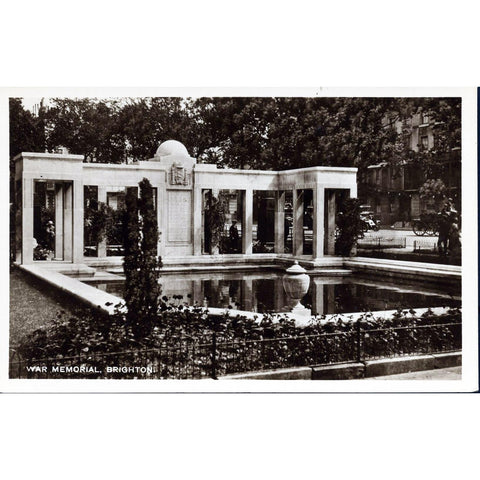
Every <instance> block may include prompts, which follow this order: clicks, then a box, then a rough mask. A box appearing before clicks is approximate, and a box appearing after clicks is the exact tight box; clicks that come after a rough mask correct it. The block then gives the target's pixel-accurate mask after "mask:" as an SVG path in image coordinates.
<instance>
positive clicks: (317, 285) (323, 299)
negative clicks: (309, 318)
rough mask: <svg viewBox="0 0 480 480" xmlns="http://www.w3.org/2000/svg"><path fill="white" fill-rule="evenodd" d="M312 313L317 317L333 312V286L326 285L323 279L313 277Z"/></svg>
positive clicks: (332, 284) (331, 284) (330, 284)
mask: <svg viewBox="0 0 480 480" xmlns="http://www.w3.org/2000/svg"><path fill="white" fill-rule="evenodd" d="M313 285H314V288H313V289H312V311H313V312H315V313H316V314H317V315H329V314H332V313H336V312H335V284H334V283H326V282H325V278H324V277H313Z"/></svg>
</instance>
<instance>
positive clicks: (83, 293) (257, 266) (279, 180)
mask: <svg viewBox="0 0 480 480" xmlns="http://www.w3.org/2000/svg"><path fill="white" fill-rule="evenodd" d="M143 179H148V181H149V183H150V184H151V186H152V189H153V203H154V209H155V216H156V221H157V225H158V244H157V251H156V255H157V256H158V258H161V261H162V267H161V269H160V279H159V283H160V285H161V291H162V295H163V297H162V298H165V299H167V298H168V299H172V298H173V299H177V300H176V303H177V307H178V305H179V304H180V303H181V304H182V305H186V306H187V308H203V309H205V311H206V312H208V315H209V316H213V318H223V317H225V315H227V317H228V318H231V317H232V316H233V317H235V316H237V317H239V318H240V317H241V318H244V319H249V320H252V321H254V322H257V323H258V322H259V323H260V324H261V323H262V322H263V321H264V319H269V318H270V315H272V314H273V315H274V317H275V315H280V316H281V318H283V319H289V321H293V322H294V323H293V324H294V325H295V326H296V328H308V326H309V325H311V322H312V319H314V321H317V322H318V321H320V322H327V323H328V322H332V321H333V322H335V321H337V319H338V317H337V315H338V314H343V313H345V314H348V317H347V321H348V322H354V321H355V320H357V323H359V322H360V320H361V319H364V318H365V311H367V310H369V311H371V312H373V313H372V314H369V315H372V316H371V317H369V318H377V317H378V318H380V319H381V321H382V322H383V321H387V322H389V321H393V320H394V319H395V318H397V317H398V315H400V316H401V318H402V319H403V320H405V319H407V320H408V318H409V316H410V317H411V318H417V317H421V316H422V315H427V316H428V315H439V316H444V317H445V318H450V317H449V315H451V313H449V312H451V310H450V309H451V308H457V307H458V306H460V304H461V300H460V293H459V289H460V285H461V268H460V267H458V266H454V265H440V264H438V265H428V264H423V263H420V262H409V261H391V260H382V259H379V258H366V257H361V256H356V255H348V256H343V255H338V254H337V255H336V254H335V253H336V250H335V239H336V233H337V232H336V230H337V220H338V210H339V205H340V204H341V202H343V201H345V199H348V198H355V197H356V196H357V169H356V168H348V167H324V166H316V167H310V168H300V169H291V170H284V171H261V170H249V169H241V170H240V169H229V168H224V169H222V168H218V167H217V166H216V165H213V164H204V163H197V161H196V159H195V158H192V157H191V156H190V155H189V153H188V152H187V150H186V148H185V146H184V145H183V144H181V143H180V142H178V141H175V140H168V141H165V142H163V143H161V144H160V146H159V147H158V149H157V151H156V152H155V154H154V156H153V157H152V158H150V159H148V160H143V161H142V160H139V161H134V162H131V163H128V164H98V163H86V162H85V161H84V157H83V156H82V155H71V154H65V153H35V152H30V153H29V152H23V153H21V154H19V155H17V156H16V158H15V200H16V201H15V206H14V208H15V250H16V257H15V263H16V265H17V266H18V267H19V268H20V269H22V270H23V271H25V272H27V273H28V274H29V275H31V276H33V277H35V278H37V279H39V280H40V281H41V282H43V284H44V285H46V288H48V289H54V290H58V291H61V292H62V293H64V294H66V295H67V296H68V297H70V298H72V299H74V300H75V301H79V302H80V303H82V304H83V305H87V306H90V307H94V308H98V309H100V311H103V312H104V313H106V314H115V311H116V310H115V309H116V308H117V307H118V305H119V303H121V302H122V301H123V300H122V298H123V295H124V282H125V277H124V272H123V253H124V252H123V247H122V245H121V241H120V240H118V239H117V240H115V239H112V238H111V237H110V239H108V238H107V237H106V235H101V236H98V235H97V236H95V235H93V237H92V235H91V234H87V232H88V231H90V233H91V230H92V228H91V227H92V225H91V223H92V221H91V219H89V217H88V216H87V211H88V209H89V208H90V210H91V209H92V208H93V209H94V210H95V211H97V210H98V211H100V206H101V205H106V206H107V207H108V209H109V210H110V211H113V212H115V211H121V210H122V209H123V208H124V205H125V195H126V194H127V193H128V192H129V191H133V192H135V195H138V189H139V187H138V185H139V183H140V182H141V181H142V180H143ZM220 201H222V202H223V203H222V205H223V206H222V211H221V212H220V210H218V209H217V210H216V209H215V208H216V207H215V205H217V204H219V202H220ZM46 212H47V213H46ZM48 212H49V213H48ZM219 212H220V213H219ZM48 215H50V216H48ZM216 217H221V218H220V220H218V219H216ZM212 222H213V223H212ZM215 222H217V224H218V225H219V229H220V230H219V232H217V235H215V232H213V231H212V225H213V224H215ZM93 227H95V225H93ZM113 227H114V228H115V225H114V226H113ZM92 238H93V239H94V240H92ZM353 253H355V252H353ZM179 299H181V301H180V300H179ZM407 306H408V307H409V309H408V310H405V308H406V307H407ZM402 309H404V310H403V313H402V314H399V312H401V311H402ZM429 312H430V313H429ZM402 315H403V316H402ZM405 315H406V316H405ZM398 318H399V317H398ZM315 319H316V320H315ZM385 319H387V320H385ZM389 319H390V320H389ZM392 319H393V320H392ZM268 321H270V320H268ZM275 321H278V319H277V320H275V319H274V322H275ZM342 321H344V320H342ZM452 325H454V327H451V328H456V329H457V330H455V332H457V333H452V331H449V334H448V336H449V339H450V340H451V343H452V342H453V343H454V344H455V345H457V344H458V341H461V340H460V337H459V336H458V328H459V325H460V324H458V323H455V324H452ZM349 328H350V327H349ZM401 328H407V327H401ZM408 328H410V327H408ZM441 328H444V329H445V328H446V327H441ZM449 328H450V327H449ZM382 331H383V330H382ZM359 332H360V331H359ZM353 334H354V332H353V330H352V331H350V333H349V335H350V336H351V335H353ZM355 335H356V337H355V339H356V340H354V338H353V337H351V338H350V337H348V338H349V340H348V342H347V344H343V343H341V342H340V343H337V344H336V348H337V349H338V348H340V349H344V350H345V352H346V351H349V352H350V353H349V355H350V354H351V348H353V347H352V345H353V346H354V348H356V349H357V350H356V351H358V352H360V349H364V348H366V347H365V345H366V344H367V341H366V339H367V338H368V334H365V332H363V331H362V333H356V334H355ZM359 335H363V340H362V341H360V336H359ZM262 341H265V340H262ZM342 341H344V340H342ZM428 342H431V339H430V338H429V339H428ZM341 345H344V346H343V347H342V346H341ZM377 345H378V344H377ZM429 345H430V343H429ZM447 347H448V348H449V350H448V351H447V352H446V353H442V354H444V355H447V360H442V358H443V357H441V358H440V360H439V359H438V358H437V357H435V356H434V355H429V356H428V359H427V360H425V359H423V360H422V362H423V361H424V360H425V361H426V363H425V362H424V363H422V362H420V363H418V362H417V364H416V365H417V366H416V367H415V368H416V369H420V370H421V369H428V368H433V366H434V365H443V364H442V363H441V362H442V361H443V362H447V363H448V362H453V364H455V365H457V364H458V362H459V361H460V360H459V359H460V356H459V354H458V352H456V350H455V349H454V351H453V352H451V350H452V348H450V347H452V345H451V344H449V346H447ZM217 348H218V347H217V343H216V340H215V341H214V353H213V354H212V355H213V357H212V355H210V354H209V355H208V356H207V357H208V358H214V359H216V358H217V350H216V349H217ZM242 348H243V352H244V353H243V354H244V355H246V357H245V358H249V354H247V353H245V345H243V347H242ZM285 348H286V347H285ZM296 348H298V347H296ZM375 348H377V347H375ZM402 348H403V347H402ZM421 348H422V349H424V350H422V351H426V352H429V350H428V348H427V347H425V346H422V347H421ZM425 348H427V350H425ZM439 348H440V347H439ZM456 348H457V347H456ZM287 350H288V348H287ZM314 350H315V351H322V348H320V347H315V349H314ZM443 350H444V347H443V346H442V347H441V352H443ZM322 354H323V353H322ZM236 355H237V353H235V356H236ZM356 355H357V356H356V358H357V360H360V357H361V355H360V353H358V354H356ZM372 355H373V354H372ZM375 355H377V354H376V353H375ZM375 355H373V356H374V357H375ZM378 355H379V356H380V357H381V356H382V355H381V354H378ZM395 355H397V353H395ZM227 356H228V355H227ZM207 357H205V358H207ZM202 358H203V357H202ZM312 358H313V357H312ZM315 358H317V357H315ZM318 358H319V357H318ZM322 358H323V357H322ZM325 358H327V357H325ZM332 358H333V360H332ZM335 358H343V357H342V355H340V357H339V356H338V355H337V357H335ZM335 358H334V357H328V359H327V360H326V363H328V364H330V363H332V362H333V363H334V364H335V362H337V363H338V360H337V361H335ZM345 358H347V357H345ZM89 361H90V360H89ZM157 361H158V360H155V362H157ZM310 361H311V360H310ZM262 362H263V360H262ZM318 362H320V360H317V362H316V363H318ZM435 362H436V363H435ZM17 363H18V362H17ZM77 363H78V362H77ZM87 363H88V362H87ZM207 363H208V364H210V360H208V362H207ZM217 363H218V362H217V360H215V361H214V362H213V367H212V368H213V370H212V371H213V373H212V371H210V370H208V369H209V368H210V366H208V367H207V374H206V375H207V377H213V378H217V370H218V365H217ZM287 363H288V362H287ZM320 363H321V362H320ZM340 363H342V362H340ZM343 363H345V362H343ZM347 363H348V362H347ZM447 363H445V364H447ZM407 364H408V362H407ZM18 365H20V364H19V363H18ZM18 365H17V366H18ZM22 365H23V364H22ZM62 365H63V364H62ZM146 365H147V366H145V365H143V366H142V365H141V366H138V365H137V366H138V368H145V369H146V370H145V372H149V373H148V374H149V375H150V374H151V373H152V371H153V372H156V373H157V375H158V370H155V369H154V368H153V366H152V365H153V363H152V361H151V359H150V360H149V361H147V363H146ZM245 365H246V363H245V362H244V365H243V367H241V368H240V367H238V365H237V367H235V369H233V370H232V373H235V372H243V373H245V372H244V370H245V369H246V371H247V372H248V371H249V370H259V369H260V371H263V370H265V368H267V369H268V368H269V366H270V369H271V368H272V366H273V367H275V365H277V364H271V365H270V364H268V362H267V363H262V364H261V365H262V366H258V365H257V366H256V367H246V366H245ZM279 365H280V364H278V365H277V366H279ZM293 365H294V366H297V365H296V364H295V362H293ZM349 365H350V364H349ZM355 365H356V367H355V368H357V370H355V368H354V370H353V372H354V373H353V374H352V373H349V374H348V375H350V377H349V376H348V375H347V378H356V377H358V376H362V375H365V371H366V370H365V363H362V362H360V363H359V362H358V361H357V363H356V364H355ZM397 365H401V364H400V363H399V364H397ZM57 367H58V365H57V364H56V367H55V368H57ZM147 367H148V368H147ZM350 367H351V365H350ZM350 367H348V368H350ZM42 368H43V367H42ZM58 368H60V367H58ZM62 368H63V367H62ZM72 368H73V367H72ZM91 368H94V367H91ZM95 368H97V367H95ZM109 368H110V367H109ZM129 368H130V367H129ZM132 368H133V367H132ZM239 368H240V370H238V369H239ZM306 368H307V370H305V369H302V368H301V369H300V370H299V372H300V373H298V372H297V373H295V374H293V377H290V376H288V375H287V377H281V376H280V377H279V378H337V377H335V375H338V374H336V373H335V374H333V377H329V376H328V375H331V374H325V373H321V374H317V377H315V375H313V377H312V373H311V372H312V370H311V366H307V367H306ZM375 368H376V367H374V368H373V370H371V371H372V372H377V373H378V372H380V375H383V374H386V373H385V371H382V370H381V369H380V370H375ZM399 368H400V367H399ZM401 368H404V369H405V368H407V369H408V368H412V367H409V366H407V367H405V366H403V367H401ZM401 368H400V370H398V372H401V371H404V370H402V369H401ZM242 369H243V370H242ZM111 371H112V370H109V372H111ZM348 371H349V372H350V370H348ZM55 372H57V370H55ZM58 372H63V370H61V371H60V370H58ZM72 372H73V370H72ZM82 372H83V373H85V372H86V370H82ZM91 372H97V373H98V371H97V370H95V369H94V370H92V371H91ZM115 372H116V373H117V374H119V373H120V374H121V373H122V370H118V369H117V370H115ZM182 372H183V373H182V375H184V376H180V377H175V378H190V377H189V376H188V375H187V374H186V373H185V371H184V370H182ZM228 372H229V370H228V368H226V369H225V370H224V373H226V374H228ZM37 373H44V372H43V371H39V372H37ZM87 373H88V372H87ZM129 373H131V372H130V371H129ZM137 373H138V372H137ZM389 373H392V372H391V371H390V372H389ZM204 374H205V373H204ZM373 374H374V373H371V374H370V376H372V375H373ZM164 375H166V377H165V378H170V377H169V375H173V374H172V373H171V372H170V373H168V374H164ZM185 375H186V376H185ZM191 375H192V378H196V377H195V374H194V373H191ZM202 375H203V374H202ZM280 375H282V374H281V373H280ZM295 375H297V376H295ZM298 375H299V376H298ZM305 375H306V376H305ZM322 375H323V377H322ZM325 375H326V376H325ZM343 375H345V374H343ZM352 375H353V376H352ZM147 377H148V375H147ZM155 378H158V377H155ZM162 378H163V377H162ZM261 378H263V377H261ZM265 378H275V376H274V377H269V376H268V375H267V376H266V377H265ZM338 378H342V377H341V376H340V377H338Z"/></svg>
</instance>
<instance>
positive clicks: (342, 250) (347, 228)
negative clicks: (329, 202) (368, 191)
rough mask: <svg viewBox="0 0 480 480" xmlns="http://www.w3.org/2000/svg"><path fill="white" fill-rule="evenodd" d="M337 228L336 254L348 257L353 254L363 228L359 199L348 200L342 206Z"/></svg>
mask: <svg viewBox="0 0 480 480" xmlns="http://www.w3.org/2000/svg"><path fill="white" fill-rule="evenodd" d="M337 228H338V236H337V239H336V241H335V254H336V255H342V256H344V257H347V256H349V255H350V254H351V253H352V249H353V247H354V246H355V244H356V242H357V238H358V235H359V234H360V233H361V232H362V228H363V225H362V220H361V218H360V200H358V199H357V198H346V199H345V200H344V201H343V202H342V203H341V204H340V208H339V212H338V223H337Z"/></svg>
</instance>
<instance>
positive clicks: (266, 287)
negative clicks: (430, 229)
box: [85, 272, 461, 315]
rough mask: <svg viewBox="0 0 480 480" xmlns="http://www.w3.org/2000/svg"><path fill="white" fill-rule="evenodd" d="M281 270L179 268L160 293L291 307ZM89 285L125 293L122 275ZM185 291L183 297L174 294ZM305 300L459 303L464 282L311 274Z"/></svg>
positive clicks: (318, 304) (328, 310)
mask: <svg viewBox="0 0 480 480" xmlns="http://www.w3.org/2000/svg"><path fill="white" fill-rule="evenodd" d="M282 277H283V273H282V272H266V273H250V272H248V273H247V272H231V273H194V274H192V273H175V274H173V273H172V274H164V275H162V276H161V277H160V284H161V285H162V296H166V297H169V298H170V299H171V300H172V301H174V302H178V303H187V304H189V305H194V304H195V303H196V304H199V305H204V306H210V307H221V308H223V307H225V308H226V307H228V306H231V307H232V308H235V309H238V310H247V311H253V312H259V313H266V312H284V311H289V310H290V307H289V299H288V297H287V295H286V293H285V290H284V287H283V284H282ZM85 283H88V284H89V285H92V286H95V287H97V288H99V289H101V290H104V291H106V292H109V293H112V294H113V295H116V296H118V297H122V296H123V284H124V282H123V281H122V280H119V281H115V280H113V281H108V282H105V281H85ZM178 296H182V298H181V299H178V298H174V297H178ZM301 303H302V305H304V306H305V307H307V308H311V310H312V314H318V315H323V314H334V313H351V312H361V311H377V310H393V309H396V308H422V307H442V306H461V292H460V288H459V287H458V288H455V287H440V286H439V285H436V284H426V283H425V282H421V283H420V282H419V283H415V282H410V281H409V282H408V283H405V284H403V285H402V284H401V283H399V282H398V280H395V283H393V282H389V281H387V280H385V279H383V278H374V277H370V276H369V277H366V276H357V275H348V276H344V277H324V276H311V277H310V286H309V289H308V292H307V294H306V295H305V296H304V297H303V298H302V300H301Z"/></svg>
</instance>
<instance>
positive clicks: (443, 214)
mask: <svg viewBox="0 0 480 480" xmlns="http://www.w3.org/2000/svg"><path fill="white" fill-rule="evenodd" d="M438 216H439V218H438V243H437V246H438V253H439V254H440V255H446V254H447V251H448V235H449V233H450V227H451V221H450V215H449V214H448V211H447V209H446V208H445V206H444V207H443V208H442V210H441V211H440V213H439V214H438Z"/></svg>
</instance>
